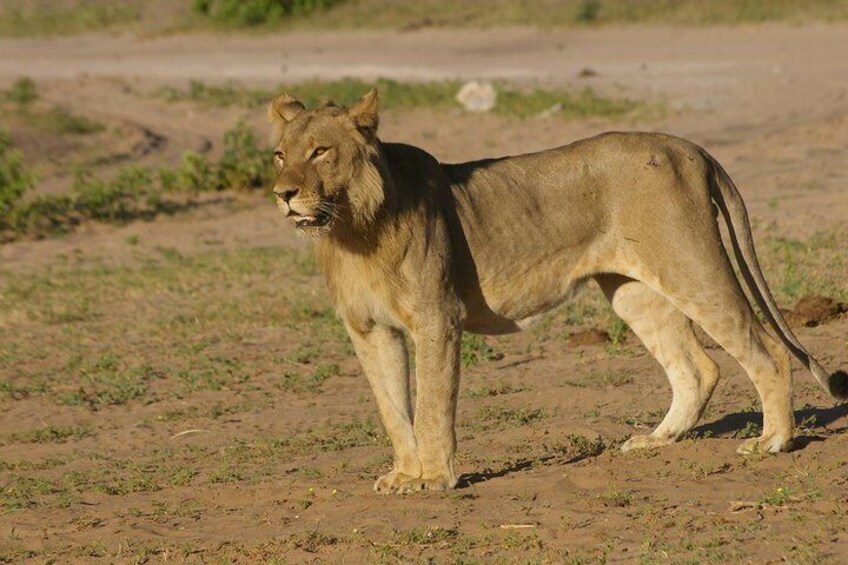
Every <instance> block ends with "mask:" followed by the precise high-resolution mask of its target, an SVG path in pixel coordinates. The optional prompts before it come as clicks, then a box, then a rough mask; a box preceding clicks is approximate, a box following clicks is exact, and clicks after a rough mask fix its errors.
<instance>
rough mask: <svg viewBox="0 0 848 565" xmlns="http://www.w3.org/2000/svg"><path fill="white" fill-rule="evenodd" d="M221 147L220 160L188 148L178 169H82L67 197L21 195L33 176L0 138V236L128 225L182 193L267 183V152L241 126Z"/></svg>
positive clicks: (176, 204)
mask: <svg viewBox="0 0 848 565" xmlns="http://www.w3.org/2000/svg"><path fill="white" fill-rule="evenodd" d="M223 148H224V149H223V155H222V156H221V158H220V159H219V160H218V161H214V162H213V161H211V160H209V159H208V158H207V157H205V156H203V155H200V154H198V153H193V152H188V153H186V154H185V155H184V156H183V163H182V164H181V165H180V166H178V167H176V168H160V169H151V168H147V167H140V166H130V167H126V168H124V169H122V170H121V171H120V172H118V174H117V175H115V176H114V177H112V178H109V179H103V178H100V177H98V176H96V175H94V173H92V172H91V171H90V170H87V169H80V170H77V171H76V173H75V177H74V182H73V185H72V186H71V190H70V193H69V194H60V195H39V196H38V197H36V198H32V199H26V198H23V196H24V193H25V192H26V190H27V189H28V188H29V187H30V186H32V184H33V182H34V177H33V175H32V173H31V172H30V171H29V170H28V169H27V168H26V167H25V166H24V164H23V162H22V159H21V156H20V153H19V152H17V151H15V150H13V149H11V147H10V144H9V141H8V137H7V136H6V137H0V235H2V237H3V239H7V240H8V239H14V238H15V237H17V236H19V235H34V236H45V235H49V234H53V233H63V232H67V231H69V230H71V229H72V228H73V227H74V226H75V225H77V224H79V223H80V222H81V221H84V220H98V221H102V222H110V223H118V224H120V223H126V222H128V221H130V220H133V219H138V218H152V217H154V216H155V215H156V214H158V213H172V212H175V211H178V210H180V209H182V208H183V207H185V206H186V200H185V199H186V197H191V196H193V195H197V194H199V193H201V192H209V191H212V192H214V191H222V190H228V189H233V190H252V189H256V188H260V187H262V186H267V184H268V183H269V175H270V174H271V172H272V170H273V169H272V167H271V165H270V161H269V160H268V156H267V153H268V152H267V151H265V150H264V149H263V148H262V147H261V146H260V144H259V142H258V140H257V137H256V135H255V133H254V132H253V131H252V130H251V129H250V128H249V127H248V126H247V125H246V124H245V123H243V122H240V123H238V124H237V125H236V126H235V127H234V128H233V129H231V130H230V131H228V132H227V133H225V134H224V139H223Z"/></svg>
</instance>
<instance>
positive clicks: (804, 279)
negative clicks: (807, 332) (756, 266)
mask: <svg viewBox="0 0 848 565" xmlns="http://www.w3.org/2000/svg"><path fill="white" fill-rule="evenodd" d="M846 247H848V231H844V230H842V231H832V232H819V233H815V234H813V235H812V236H810V237H807V238H803V239H798V238H787V237H777V236H771V237H766V238H765V239H763V240H761V241H759V242H758V245H757V251H758V255H759V260H760V264H761V266H762V268H763V271H764V272H765V274H766V278H767V280H768V282H769V287H770V288H771V289H772V291H773V292H774V293H775V298H776V299H777V300H778V302H779V303H782V304H786V305H789V304H787V303H789V302H794V301H795V300H797V299H798V298H801V297H802V296H806V295H810V294H820V295H824V296H827V297H830V298H834V299H836V300H840V301H843V302H844V301H848V280H846V278H845V273H846V272H848V255H846V253H845V249H846Z"/></svg>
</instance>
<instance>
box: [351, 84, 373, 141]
mask: <svg viewBox="0 0 848 565" xmlns="http://www.w3.org/2000/svg"><path fill="white" fill-rule="evenodd" d="M379 109H380V96H379V94H377V89H376V88H372V89H371V90H369V91H368V93H367V94H365V96H363V97H362V98H360V99H359V100H357V101H356V102H354V103H353V105H352V106H351V107H350V109H349V110H348V111H347V115H348V116H350V119H351V120H352V121H353V125H355V126H356V127H357V128H358V129H360V130H366V131H368V132H370V133H372V134H373V133H376V131H377V124H378V123H379V119H378V116H377V113H378V111H379Z"/></svg>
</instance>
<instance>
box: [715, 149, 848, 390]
mask: <svg viewBox="0 0 848 565" xmlns="http://www.w3.org/2000/svg"><path fill="white" fill-rule="evenodd" d="M705 156H706V158H707V160H708V161H709V162H710V163H711V164H712V166H713V169H714V172H715V174H714V175H711V176H712V177H713V180H712V181H711V182H710V196H711V197H712V199H713V201H714V202H715V203H716V205H717V206H718V208H719V210H720V211H721V215H722V217H723V218H724V221H725V222H726V223H727V231H728V233H729V234H730V241H731V243H732V245H733V252H734V255H735V256H736V263H737V265H738V267H739V271H740V272H741V273H742V277H743V278H744V279H745V284H746V285H747V286H748V290H749V291H750V294H751V295H752V296H753V298H754V300H755V301H756V303H757V306H759V308H760V310H761V311H762V313H763V315H764V316H765V318H766V320H768V323H769V325H771V327H772V328H773V329H774V331H775V333H776V334H777V335H778V337H779V338H780V340H781V341H782V342H783V343H784V344H785V345H786V347H787V349H789V351H790V352H792V354H793V355H794V356H795V357H796V358H797V359H798V361H800V362H801V364H802V365H804V366H805V367H806V368H807V370H809V371H810V372H811V373H812V374H813V376H814V377H815V378H816V380H817V381H818V382H819V383H820V384H821V385H822V387H824V389H825V390H826V391H828V392H829V393H830V394H831V395H832V396H834V397H836V398H839V399H848V373H846V372H845V371H836V372H835V373H832V374H829V373H828V372H827V371H826V370H825V369H824V368H823V367H822V366H821V365H820V364H819V363H818V361H816V360H815V359H813V357H812V356H811V355H810V354H809V353H807V350H806V349H804V346H803V345H801V343H800V342H799V341H798V338H796V337H795V334H793V333H792V330H791V329H789V325H788V324H787V323H786V320H784V318H783V315H782V314H781V313H780V309H779V308H778V307H777V303H776V302H775V300H774V297H773V296H772V294H771V291H770V290H769V287H768V284H766V279H765V277H763V272H762V270H760V264H759V262H758V261H757V254H756V252H755V251H754V239H753V236H752V234H751V224H750V223H749V222H748V211H747V210H746V208H745V203H744V202H743V201H742V197H741V196H740V195H739V191H738V190H737V188H736V185H735V184H733V181H732V180H731V179H730V176H729V175H728V174H727V172H726V171H725V170H724V168H722V166H721V165H720V164H719V163H718V162H717V161H716V160H715V159H713V158H712V157H711V156H709V155H705Z"/></svg>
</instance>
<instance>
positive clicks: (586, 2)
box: [574, 0, 601, 23]
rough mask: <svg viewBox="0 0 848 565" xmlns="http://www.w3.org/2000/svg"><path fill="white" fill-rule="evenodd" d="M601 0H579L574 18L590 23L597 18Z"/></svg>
mask: <svg viewBox="0 0 848 565" xmlns="http://www.w3.org/2000/svg"><path fill="white" fill-rule="evenodd" d="M600 11H601V0H581V1H580V4H579V5H578V7H577V14H576V15H575V17H574V19H575V20H576V21H578V22H580V23H592V22H595V21H597V20H598V14H599V13H600Z"/></svg>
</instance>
